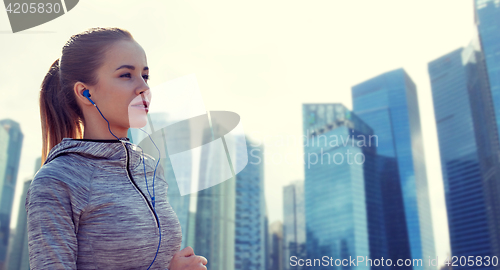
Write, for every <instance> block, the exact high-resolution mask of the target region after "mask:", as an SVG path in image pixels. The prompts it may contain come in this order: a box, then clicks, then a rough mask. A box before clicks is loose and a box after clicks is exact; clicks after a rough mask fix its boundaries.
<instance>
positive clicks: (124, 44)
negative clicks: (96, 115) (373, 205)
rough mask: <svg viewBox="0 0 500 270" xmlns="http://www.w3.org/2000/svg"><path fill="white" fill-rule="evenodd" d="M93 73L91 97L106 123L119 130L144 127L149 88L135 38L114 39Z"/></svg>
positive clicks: (144, 62) (145, 68) (147, 108)
mask: <svg viewBox="0 0 500 270" xmlns="http://www.w3.org/2000/svg"><path fill="white" fill-rule="evenodd" d="M97 76H98V82H97V85H96V86H95V89H96V90H95V91H94V93H92V97H91V98H92V100H93V101H94V102H95V103H96V105H97V106H98V107H99V109H100V110H101V112H102V114H103V115H104V116H105V117H106V119H107V120H108V121H109V122H110V124H111V125H113V126H115V127H116V126H117V127H118V128H120V129H128V128H141V127H144V126H145V125H146V123H147V112H148V110H149V102H150V101H151V91H150V90H149V86H148V83H147V82H148V76H149V69H148V64H147V60H146V54H145V52H144V50H143V49H142V47H141V46H140V45H139V44H138V43H137V42H135V41H118V42H115V43H114V44H113V45H112V46H111V48H110V49H109V50H108V51H107V52H106V56H105V61H104V64H103V66H101V67H100V68H99V69H98V70H97ZM145 105H146V107H145Z"/></svg>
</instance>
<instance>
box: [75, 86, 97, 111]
mask: <svg viewBox="0 0 500 270" xmlns="http://www.w3.org/2000/svg"><path fill="white" fill-rule="evenodd" d="M85 89H88V90H89V93H90V95H91V96H92V92H93V90H92V89H90V88H87V87H86V86H85V84H83V83H82V82H76V83H75V85H74V86H73V91H74V92H75V97H76V100H78V102H81V103H83V104H85V105H92V103H91V102H90V101H89V100H88V99H87V98H86V97H85V96H84V95H83V91H84V90H85Z"/></svg>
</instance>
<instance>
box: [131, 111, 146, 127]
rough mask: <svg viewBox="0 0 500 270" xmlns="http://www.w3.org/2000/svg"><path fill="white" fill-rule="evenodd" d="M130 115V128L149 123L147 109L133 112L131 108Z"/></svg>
mask: <svg viewBox="0 0 500 270" xmlns="http://www.w3.org/2000/svg"><path fill="white" fill-rule="evenodd" d="M128 115H129V117H128V122H129V124H130V128H143V127H145V126H146V124H147V123H148V116H147V113H146V112H145V111H144V112H141V113H137V112H132V110H129V114H128Z"/></svg>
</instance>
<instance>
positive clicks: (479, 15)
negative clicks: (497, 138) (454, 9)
mask: <svg viewBox="0 0 500 270" xmlns="http://www.w3.org/2000/svg"><path fill="white" fill-rule="evenodd" d="M474 11H475V14H474V15H475V16H474V18H475V21H476V25H477V29H478V32H479V38H480V44H481V48H482V50H481V51H482V52H483V53H484V58H485V62H486V69H487V76H488V79H489V84H490V88H491V93H492V99H493V106H494V108H495V116H496V126H497V132H498V133H499V134H500V1H498V0H474Z"/></svg>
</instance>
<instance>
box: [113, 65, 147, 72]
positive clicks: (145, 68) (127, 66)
mask: <svg viewBox="0 0 500 270" xmlns="http://www.w3.org/2000/svg"><path fill="white" fill-rule="evenodd" d="M121 68H128V69H131V70H135V67H134V66H132V65H121V66H120V67H119V68H117V69H116V70H119V69H121ZM116 70H115V71H116ZM143 70H149V68H148V67H147V66H146V67H144V69H143Z"/></svg>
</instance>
